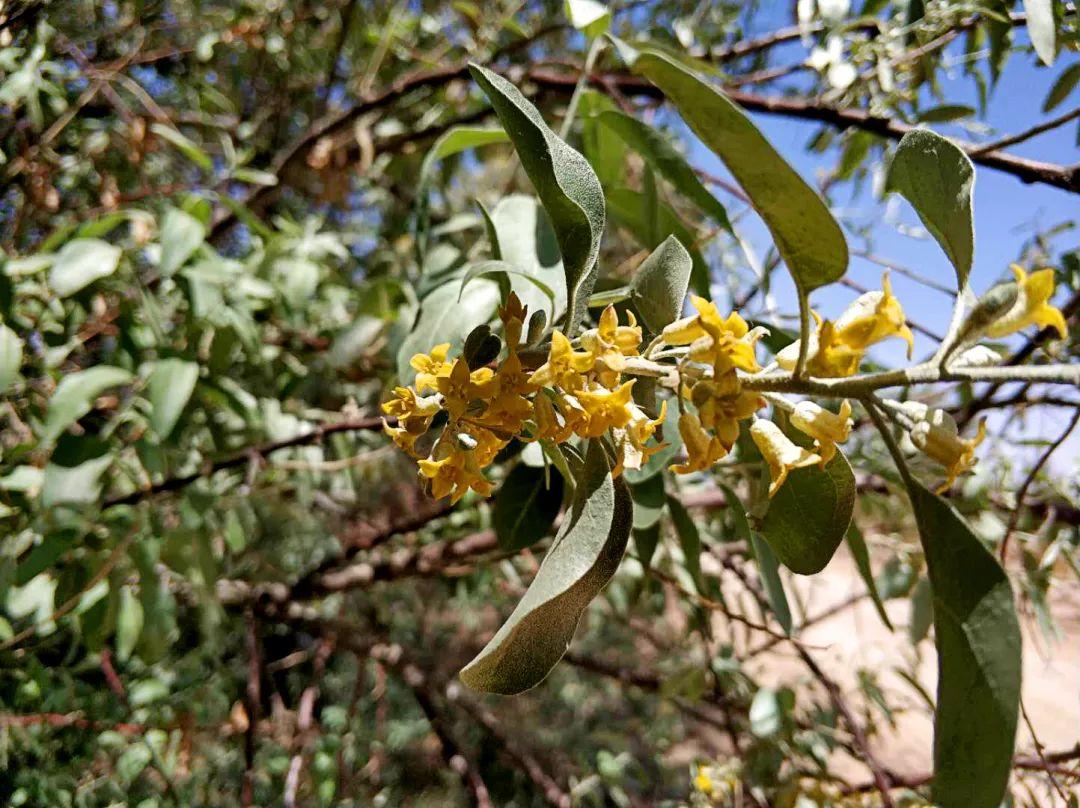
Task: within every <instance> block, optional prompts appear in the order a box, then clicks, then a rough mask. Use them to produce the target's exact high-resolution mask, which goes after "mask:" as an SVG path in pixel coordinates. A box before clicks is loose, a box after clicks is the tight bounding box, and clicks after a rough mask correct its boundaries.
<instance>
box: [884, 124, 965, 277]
mask: <svg viewBox="0 0 1080 808" xmlns="http://www.w3.org/2000/svg"><path fill="white" fill-rule="evenodd" d="M885 187H886V188H887V189H888V190H890V191H896V192H897V193H899V194H901V195H903V197H904V198H905V199H907V201H908V202H910V203H911V206H912V207H913V208H915V212H916V213H918V214H919V219H921V220H922V223H923V225H925V226H926V229H927V230H929V231H930V233H931V234H932V235H933V237H934V238H935V239H937V242H938V244H940V245H941V249H943V250H944V251H945V255H947V256H948V257H949V260H950V261H952V265H953V267H954V268H955V269H956V280H957V283H958V284H959V286H960V287H961V288H963V286H964V284H965V283H967V277H968V273H969V272H971V261H972V258H973V257H974V255H975V224H974V219H973V218H972V216H973V214H972V201H971V196H972V192H973V191H974V189H975V167H974V166H973V165H972V164H971V158H969V157H968V156H967V155H966V154H964V152H963V151H961V150H960V149H959V148H958V147H957V146H956V145H955V144H954V143H952V141H950V140H949V139H948V138H945V137H942V136H941V135H939V134H937V133H936V132H931V131H930V130H929V129H915V130H914V131H911V132H908V133H907V134H906V135H904V137H903V139H902V140H901V141H900V145H899V146H897V147H896V154H895V155H894V156H893V160H892V164H891V165H890V166H889V175H888V178H887V179H886V184H885Z"/></svg>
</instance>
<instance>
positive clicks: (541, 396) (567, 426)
mask: <svg viewBox="0 0 1080 808" xmlns="http://www.w3.org/2000/svg"><path fill="white" fill-rule="evenodd" d="M532 406H533V421H535V422H536V438H537V439H538V440H539V439H544V440H552V441H555V443H562V442H563V441H565V440H566V439H567V438H569V437H570V436H571V435H573V434H574V427H573V425H572V424H571V423H570V422H569V421H567V420H566V418H564V417H563V416H562V415H560V414H559V412H558V411H556V409H555V405H554V404H552V403H551V399H550V398H549V397H548V395H547V393H545V392H544V391H543V390H541V391H540V392H539V393H537V394H536V398H534V399H533V403H532Z"/></svg>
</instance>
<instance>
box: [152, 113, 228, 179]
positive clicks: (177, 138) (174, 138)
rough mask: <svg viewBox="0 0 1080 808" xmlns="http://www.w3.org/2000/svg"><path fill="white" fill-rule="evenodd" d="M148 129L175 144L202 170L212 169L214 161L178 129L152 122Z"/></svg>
mask: <svg viewBox="0 0 1080 808" xmlns="http://www.w3.org/2000/svg"><path fill="white" fill-rule="evenodd" d="M150 131H151V132H153V133H154V134H155V135H157V136H158V137H160V138H161V139H162V140H166V141H168V142H169V143H171V144H172V145H173V146H175V147H176V148H177V150H178V151H179V152H180V153H181V154H183V155H184V156H185V157H186V158H187V159H189V160H190V161H191V162H193V163H194V164H195V165H197V166H198V167H199V168H201V169H203V170H204V171H213V169H214V161H213V160H211V159H210V155H209V154H207V153H206V152H204V151H203V150H202V149H201V148H199V147H198V146H197V145H195V143H194V142H192V141H191V140H189V139H188V138H187V137H185V136H184V135H182V134H180V132H179V131H178V130H176V129H173V128H172V127H171V126H166V125H165V124H163V123H154V124H150Z"/></svg>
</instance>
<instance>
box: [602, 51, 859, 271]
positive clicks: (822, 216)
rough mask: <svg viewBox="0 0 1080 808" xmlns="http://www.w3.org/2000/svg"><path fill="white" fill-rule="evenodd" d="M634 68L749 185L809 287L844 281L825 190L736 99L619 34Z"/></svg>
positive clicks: (839, 240)
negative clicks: (786, 156) (814, 186)
mask: <svg viewBox="0 0 1080 808" xmlns="http://www.w3.org/2000/svg"><path fill="white" fill-rule="evenodd" d="M616 44H617V45H618V46H619V51H620V53H621V54H622V56H623V59H624V60H625V61H626V62H627V64H628V65H629V66H630V67H631V69H632V70H633V71H634V72H635V73H638V74H640V75H643V76H645V77H646V78H647V79H648V80H649V81H651V82H652V83H653V84H655V85H656V86H657V87H659V88H660V89H661V90H662V91H663V93H664V95H665V96H667V98H668V99H669V100H670V101H671V102H672V103H673V104H674V105H675V106H676V107H677V108H678V110H679V113H680V114H681V115H682V117H683V119H684V120H685V121H686V123H687V124H688V125H689V126H690V128H691V129H692V130H693V131H694V134H696V135H697V136H698V137H699V138H701V140H702V141H703V142H704V143H705V145H706V146H708V147H709V148H710V149H712V150H713V151H714V152H715V153H716V154H717V155H718V156H719V157H720V159H721V160H723V161H724V165H726V166H727V168H728V170H729V171H730V172H731V173H732V174H733V175H734V176H735V179H736V180H738V181H739V184H740V185H741V186H742V187H743V190H745V191H746V193H747V195H748V196H749V197H750V200H751V201H752V202H753V203H754V208H755V209H756V210H757V212H758V214H759V215H760V216H761V218H762V219H764V220H765V224H766V225H767V226H768V228H769V231H770V232H771V233H772V236H773V239H774V240H775V241H776V247H777V250H779V252H780V256H781V258H783V259H784V263H785V264H786V265H787V267H788V270H789V271H790V272H791V275H792V277H793V278H794V279H795V283H796V285H798V286H799V287H800V288H801V289H802V290H803V292H810V291H811V290H813V289H816V288H818V287H819V286H825V285H826V284H829V283H832V282H833V281H837V280H839V279H840V278H841V277H842V276H843V275H844V272H846V271H847V265H848V248H847V242H846V241H845V240H844V234H843V233H842V232H841V230H840V225H838V224H837V223H836V220H835V219H834V218H833V216H832V214H831V213H829V209H828V207H826V205H825V203H824V202H823V201H822V199H821V197H820V196H818V195H817V193H815V192H814V190H813V189H812V188H811V187H810V186H809V185H807V183H806V181H805V180H804V179H803V178H802V177H800V176H799V174H798V173H797V172H796V171H795V169H793V168H792V167H791V166H790V165H788V163H787V162H786V161H785V160H784V158H782V157H781V156H780V155H779V154H778V153H777V151H776V149H774V148H773V147H772V145H771V144H770V143H769V141H768V140H766V139H765V136H764V135H762V134H761V132H760V131H758V128H757V127H756V126H754V124H753V122H752V121H751V120H750V118H749V117H747V115H746V113H745V112H743V110H742V109H740V108H739V107H738V106H737V105H736V104H735V103H734V102H733V101H732V100H731V99H730V98H728V97H727V96H726V95H724V93H722V92H720V91H719V90H717V89H716V88H715V87H713V86H712V85H710V84H709V83H707V82H706V81H704V80H703V79H702V78H701V77H699V76H697V75H696V74H694V73H693V72H691V71H690V70H688V69H687V68H685V67H683V66H682V65H680V64H678V63H677V62H675V61H674V60H672V59H671V58H670V57H668V56H666V55H664V54H662V53H660V52H658V51H651V50H650V51H640V52H639V51H636V50H634V49H633V48H631V47H629V46H627V45H626V44H625V43H621V42H618V41H616Z"/></svg>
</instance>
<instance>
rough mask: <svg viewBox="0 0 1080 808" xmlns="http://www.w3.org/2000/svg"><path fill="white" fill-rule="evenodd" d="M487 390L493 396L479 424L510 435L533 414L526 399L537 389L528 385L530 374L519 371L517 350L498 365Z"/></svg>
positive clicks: (520, 367) (531, 407) (518, 430)
mask: <svg viewBox="0 0 1080 808" xmlns="http://www.w3.org/2000/svg"><path fill="white" fill-rule="evenodd" d="M474 373H475V371H474ZM490 387H491V389H492V394H491V397H490V399H489V400H488V402H487V409H486V410H485V411H484V414H483V416H482V417H481V418H480V419H479V420H480V422H481V423H482V424H484V426H487V427H490V428H492V429H496V430H501V431H504V432H509V433H510V434H516V433H517V432H520V431H521V427H522V425H523V424H524V423H525V421H526V420H528V418H529V416H531V415H532V412H533V406H532V404H531V403H530V402H529V399H527V398H526V396H527V395H529V394H530V393H532V392H534V391H535V390H536V386H535V385H533V384H530V383H529V374H527V373H526V372H525V371H524V370H523V369H522V366H521V359H520V357H518V355H517V352H516V351H512V352H511V353H510V355H509V356H507V357H506V359H505V360H504V361H503V363H502V364H501V365H499V367H498V369H497V370H496V371H495V375H494V377H493V378H492V380H491V385H490Z"/></svg>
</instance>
